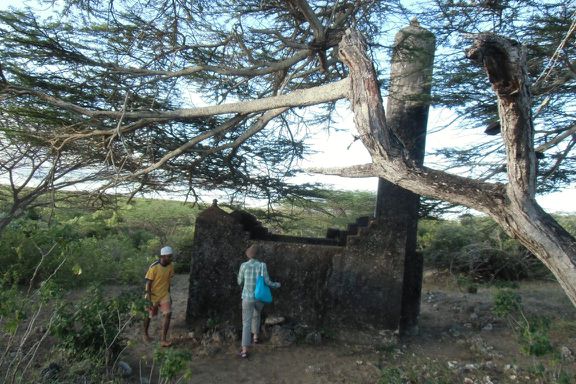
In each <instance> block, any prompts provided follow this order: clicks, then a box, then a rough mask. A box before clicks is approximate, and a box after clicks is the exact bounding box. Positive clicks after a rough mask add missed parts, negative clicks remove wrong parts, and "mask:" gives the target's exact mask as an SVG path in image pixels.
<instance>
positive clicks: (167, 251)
mask: <svg viewBox="0 0 576 384" xmlns="http://www.w3.org/2000/svg"><path fill="white" fill-rule="evenodd" d="M173 253H174V252H173V251H172V247H169V246H166V247H164V248H162V249H161V250H160V256H166V255H171V254H173Z"/></svg>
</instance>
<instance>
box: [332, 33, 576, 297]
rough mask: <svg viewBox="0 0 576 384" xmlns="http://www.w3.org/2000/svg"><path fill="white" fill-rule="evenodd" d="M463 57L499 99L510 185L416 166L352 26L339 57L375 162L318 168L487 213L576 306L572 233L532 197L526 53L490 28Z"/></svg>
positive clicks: (575, 254)
mask: <svg viewBox="0 0 576 384" xmlns="http://www.w3.org/2000/svg"><path fill="white" fill-rule="evenodd" d="M468 56H469V57H470V58H471V59H473V60H476V61H479V62H481V63H482V64H483V65H484V67H485V69H486V71H487V74H488V78H489V80H490V82H491V83H492V86H493V88H494V90H495V92H496V95H497V98H498V111H499V114H500V121H501V126H502V137H503V140H504V144H505V147H506V153H507V172H508V184H505V185H502V184H498V183H496V184H492V183H486V182H481V181H478V180H473V179H468V178H464V177H460V176H456V175H451V174H448V173H445V172H440V171H435V170H432V169H429V168H426V167H423V166H420V165H418V164H417V163H416V162H415V161H413V160H411V159H410V156H409V153H408V148H405V147H404V148H402V146H400V149H399V147H398V146H397V145H396V144H397V142H398V141H400V143H401V140H399V138H398V137H397V136H396V135H395V133H394V132H392V130H391V129H389V128H388V127H387V126H386V119H385V113H384V107H383V105H382V97H381V94H380V89H379V86H378V82H377V78H376V72H375V70H374V67H373V65H372V62H371V61H370V60H369V58H368V56H367V55H366V46H365V43H364V41H363V39H362V37H361V35H360V33H359V32H357V31H352V30H348V31H347V32H346V34H345V35H344V37H343V39H342V43H341V44H340V57H341V59H342V61H343V62H344V63H345V64H346V65H347V66H348V67H349V70H350V75H349V77H350V79H351V81H350V87H351V92H350V93H349V95H350V101H351V105H352V110H353V112H354V121H355V124H356V128H357V129H358V132H359V134H360V137H361V139H362V142H363V143H364V145H365V146H366V148H367V149H368V151H369V152H370V155H371V157H372V164H369V165H363V166H355V167H351V168H348V169H333V170H323V172H322V173H327V174H339V175H343V176H356V177H366V176H378V177H382V178H385V179H387V180H389V181H391V182H393V183H395V184H397V185H399V186H401V187H403V188H406V189H408V190H411V191H413V192H415V193H418V194H421V195H427V196H430V197H433V198H437V199H441V200H446V201H449V202H452V203H456V204H462V205H464V206H467V207H469V208H473V209H476V210H478V211H481V212H484V213H487V214H488V215H490V216H491V217H492V218H493V219H494V220H495V221H496V222H497V223H498V224H499V225H501V226H502V228H503V229H504V230H505V231H506V232H507V233H508V234H509V235H510V236H512V237H514V238H516V239H518V240H519V241H520V242H521V243H522V244H523V245H524V246H525V247H526V248H527V249H528V250H530V251H531V252H532V253H533V254H534V255H535V256H536V257H538V258H539V259H540V260H541V261H542V262H543V263H544V264H545V265H546V267H548V269H550V271H551V272H552V273H553V274H554V276H555V277H556V279H557V280H558V282H559V283H560V285H561V286H562V288H563V289H564V291H565V292H566V294H567V296H568V298H569V299H570V300H571V302H572V303H573V304H574V306H576V240H575V239H574V237H572V236H571V235H570V234H569V233H568V232H567V231H566V230H564V228H562V227H561V226H560V225H559V224H558V223H557V222H556V221H555V220H554V219H553V218H552V216H550V215H549V214H547V213H546V212H544V210H543V209H542V208H541V207H540V206H539V205H538V203H537V202H536V200H535V197H534V195H535V189H536V188H535V184H536V177H535V175H536V157H535V154H534V148H533V126H532V119H531V115H530V102H531V100H530V99H531V97H530V92H529V87H528V81H527V75H526V70H525V68H526V63H525V53H524V50H523V48H522V46H520V45H519V44H518V43H515V42H512V41H510V40H507V39H504V38H501V37H499V36H495V35H492V34H483V35H478V36H477V38H476V40H475V43H474V45H473V47H472V48H471V49H470V50H469V51H468Z"/></svg>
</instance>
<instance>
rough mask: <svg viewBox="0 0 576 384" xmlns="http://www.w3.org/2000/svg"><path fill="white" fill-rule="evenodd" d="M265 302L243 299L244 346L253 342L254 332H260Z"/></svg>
mask: <svg viewBox="0 0 576 384" xmlns="http://www.w3.org/2000/svg"><path fill="white" fill-rule="evenodd" d="M262 308H264V303H263V302H261V301H254V300H246V299H243V300H242V346H243V347H248V346H250V345H251V344H252V333H253V334H255V335H257V334H258V333H260V314H261V313H262Z"/></svg>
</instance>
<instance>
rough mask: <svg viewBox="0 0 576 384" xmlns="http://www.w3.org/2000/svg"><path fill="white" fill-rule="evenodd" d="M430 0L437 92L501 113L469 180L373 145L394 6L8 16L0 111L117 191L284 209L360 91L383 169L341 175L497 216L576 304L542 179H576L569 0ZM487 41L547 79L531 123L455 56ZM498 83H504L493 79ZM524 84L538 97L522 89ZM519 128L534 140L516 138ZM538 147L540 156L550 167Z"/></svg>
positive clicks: (145, 8)
mask: <svg viewBox="0 0 576 384" xmlns="http://www.w3.org/2000/svg"><path fill="white" fill-rule="evenodd" d="M49 3H51V2H49ZM428 4H429V5H430V6H431V7H432V9H430V10H426V12H425V13H424V10H423V11H422V13H421V14H419V18H420V19H421V20H423V21H427V20H429V22H427V23H426V24H425V25H427V26H428V25H430V29H431V30H432V31H433V32H435V33H436V35H437V41H438V42H439V45H440V47H441V48H440V49H439V52H441V53H442V54H445V55H444V56H443V57H442V55H437V58H439V59H437V61H438V62H439V63H441V64H439V69H436V70H435V73H436V74H439V76H440V82H435V83H434V86H435V87H434V89H435V95H434V96H435V100H436V101H437V102H438V100H441V101H442V104H444V105H446V106H451V107H455V106H457V108H456V111H457V112H460V113H461V115H462V116H469V117H470V116H472V117H473V118H474V120H467V121H476V123H475V124H472V126H479V125H484V126H485V125H486V124H487V123H488V122H493V121H495V119H496V118H497V114H498V112H499V114H500V122H499V125H500V126H501V130H502V132H503V133H504V135H503V137H502V139H503V140H499V141H498V140H495V141H494V142H493V143H492V142H491V143H490V144H486V143H481V144H480V145H477V146H475V147H473V148H471V150H470V151H466V152H464V151H462V150H460V149H459V151H458V152H457V157H458V160H464V163H459V165H460V166H461V167H462V166H464V165H468V166H469V169H470V171H469V172H468V174H469V175H470V176H474V178H463V177H456V176H454V175H451V174H450V173H446V172H441V171H438V170H430V169H428V168H422V167H416V166H415V165H413V164H408V163H406V162H405V161H403V158H404V157H403V149H402V148H401V147H394V146H391V145H387V144H386V141H382V144H377V143H375V142H373V140H372V138H371V137H372V136H371V135H373V134H375V133H378V134H379V135H384V138H385V137H386V135H390V137H393V133H386V132H387V131H386V126H385V116H384V111H383V110H381V105H380V104H379V103H381V102H380V101H379V100H380V92H381V89H380V88H382V89H383V90H385V89H386V81H377V79H380V78H386V76H385V72H386V71H385V69H386V68H385V67H384V66H382V64H383V63H384V62H385V61H386V60H384V59H383V56H382V55H383V53H385V49H386V47H383V46H382V41H385V40H382V38H383V36H386V35H387V34H388V35H391V34H393V32H395V31H396V30H397V29H398V27H397V24H394V21H398V20H400V21H401V22H402V24H405V23H407V21H408V20H409V18H411V17H412V16H413V13H411V12H410V11H409V10H407V9H405V8H403V7H402V6H401V2H400V1H394V0H390V1H376V2H375V1H362V0H354V1H352V0H350V1H334V2H326V1H304V0H289V1H259V0H258V1H256V0H253V1H250V0H248V1H191V2H178V1H175V2H173V1H171V2H167V1H161V0H157V1H146V2H140V1H138V0H134V1H123V2H100V1H75V0H69V1H67V2H65V9H62V10H61V11H62V13H61V14H60V15H59V18H58V19H54V18H52V19H48V18H46V17H45V16H43V14H34V13H33V12H32V11H30V10H24V11H12V12H2V13H0V28H1V30H0V32H2V38H1V40H0V51H1V53H0V63H1V64H2V77H1V78H0V81H2V85H1V90H0V93H1V97H2V105H1V107H0V108H2V111H1V112H2V115H1V116H0V118H2V117H3V116H12V117H13V116H18V117H21V118H22V117H26V118H30V119H39V120H42V121H43V122H44V123H45V127H47V129H44V130H43V131H42V132H36V131H35V130H34V128H33V126H32V127H31V128H30V129H29V131H27V132H26V133H27V137H34V138H35V140H39V141H41V142H42V143H43V145H49V146H51V147H52V148H57V149H59V150H61V151H68V150H70V151H71V152H75V151H78V150H80V149H82V150H84V149H90V150H91V151H94V152H95V153H99V155H100V158H101V161H102V164H103V166H105V167H112V168H114V169H115V171H116V175H115V177H114V179H113V180H111V184H110V185H112V183H113V182H119V181H122V182H133V183H134V188H136V189H137V188H147V189H156V188H165V187H166V186H170V188H171V189H182V190H183V191H184V192H185V193H191V194H195V193H196V192H197V190H198V188H203V189H211V188H212V189H216V188H219V189H226V190H229V191H231V192H241V193H242V194H245V195H252V196H264V197H267V198H269V199H274V198H276V197H280V196H285V195H289V194H293V193H303V192H305V191H303V190H302V189H301V188H300V186H291V185H289V184H287V183H286V182H285V178H286V177H287V176H290V175H292V172H293V167H292V163H293V160H294V159H297V158H300V157H302V156H303V155H304V154H305V151H306V148H305V141H304V140H303V137H304V136H305V135H304V134H303V132H304V133H305V131H306V130H307V129H311V127H313V126H312V124H313V123H314V124H318V123H324V124H325V126H329V122H330V121H331V115H332V113H333V112H334V110H335V103H336V101H337V100H340V99H345V98H350V99H352V100H353V106H354V112H355V114H356V125H357V127H356V128H357V129H358V131H359V132H360V136H361V138H362V140H363V142H364V144H365V145H366V146H367V148H368V149H369V151H370V153H371V154H372V157H373V163H372V165H370V166H364V167H358V168H354V169H348V170H336V171H331V172H330V173H334V174H341V175H345V176H347V175H350V176H374V175H377V176H381V177H384V178H387V179H388V180H390V181H392V182H393V183H397V184H398V185H401V186H402V187H404V188H406V189H409V190H412V191H414V192H416V193H419V194H422V195H427V196H431V197H435V198H438V199H442V200H446V201H449V202H452V203H456V204H462V205H466V206H468V207H471V208H474V209H477V210H479V211H482V212H486V213H488V214H490V215H491V216H492V217H494V218H495V219H496V221H497V222H499V223H500V224H501V225H502V226H503V227H504V228H505V229H507V230H508V232H509V233H511V234H512V235H514V236H516V237H519V238H520V240H521V241H522V242H523V244H524V245H526V246H527V247H528V248H529V249H530V250H531V251H532V252H534V253H535V254H536V255H537V256H539V257H540V258H541V260H543V261H544V262H545V263H547V265H548V267H549V268H550V269H551V270H553V272H554V273H555V275H556V276H557V278H558V279H559V281H560V282H561V284H562V286H563V287H564V289H565V290H566V292H567V294H568V295H569V297H570V298H571V300H572V301H573V302H574V303H575V304H576V293H575V292H574V289H575V287H576V277H575V272H574V266H575V264H576V263H575V260H574V257H575V256H574V240H573V239H572V238H570V237H567V236H566V234H565V233H564V232H563V231H562V229H561V228H560V227H559V226H557V225H555V224H553V221H552V220H551V218H549V216H547V215H545V213H543V212H542V211H541V209H539V208H538V206H537V205H536V203H535V202H534V193H535V190H536V189H537V188H538V186H546V187H551V188H554V187H557V186H559V185H560V184H561V183H562V182H570V181H571V180H572V177H573V175H574V173H573V172H574V171H573V168H572V167H571V166H570V162H571V161H572V153H573V140H574V139H573V137H572V136H573V133H574V129H575V128H574V122H573V117H572V118H570V113H569V112H570V108H572V107H573V106H574V99H573V95H574V92H573V91H572V92H571V89H572V87H573V84H574V81H573V79H574V70H573V68H574V66H573V60H574V56H575V55H576V52H574V50H575V48H574V44H570V42H572V41H573V37H574V25H573V19H574V18H573V17H572V16H573V13H574V11H573V6H572V5H571V4H570V3H566V2H559V1H558V2H556V1H546V2H545V7H544V6H543V5H542V4H541V2H530V1H529V2H520V1H513V0H510V1H506V2H504V1H502V2H498V1H497V2H477V1H470V2H466V1H464V2H458V3H453V2H446V3H445V2H438V4H436V3H434V2H429V3H428ZM536 7H538V8H536ZM571 7H572V8H571ZM535 9H538V12H533V13H531V12H530V10H532V11H533V10H535ZM536 14H537V15H542V16H534V15H536ZM65 15H66V16H65ZM438 15H441V17H438ZM432 17H433V18H432ZM433 20H434V22H432V21H433ZM444 25H448V27H443V26H444ZM544 27H546V28H544ZM348 28H352V29H353V30H354V31H358V32H360V33H362V34H363V35H364V36H367V37H368V38H369V39H368V41H367V42H368V45H367V47H366V48H367V49H368V52H369V53H368V55H366V52H365V49H364V48H358V50H357V51H356V52H354V53H352V52H348V55H349V56H348V59H346V56H345V57H344V58H343V59H341V58H340V57H339V54H338V46H339V45H340V41H341V40H342V37H343V36H344V31H345V30H347V29H348ZM386 28H388V30H387V29H386ZM390 30H392V32H390ZM479 31H490V32H498V33H504V34H506V35H510V36H513V37H515V38H516V39H518V40H521V41H522V42H523V43H527V45H526V46H527V47H528V48H529V50H528V52H527V53H526V54H525V55H526V56H527V57H529V58H530V60H529V61H528V62H527V66H524V64H523V63H522V60H508V59H507V58H506V57H507V56H506V55H508V53H509V52H511V51H509V50H508V49H507V48H502V49H501V48H499V49H498V50H497V52H503V57H501V58H500V59H499V61H498V62H501V63H506V65H508V64H509V62H510V63H514V68H528V70H529V71H528V74H527V76H528V77H532V78H534V77H535V74H537V80H538V81H537V82H535V87H532V88H531V89H527V90H525V93H526V94H525V95H524V97H523V99H522V101H521V102H519V103H520V104H522V105H524V108H526V106H528V107H529V106H530V98H529V95H530V91H531V92H533V93H534V94H535V95H536V96H537V99H536V101H537V102H536V105H537V106H538V109H537V112H538V113H537V114H535V115H536V119H535V120H533V118H534V116H532V115H530V113H529V110H528V112H527V111H525V110H523V112H522V113H519V112H518V113H517V112H514V113H512V116H517V118H516V120H518V121H517V122H516V123H514V122H512V121H511V117H509V115H510V112H509V111H508V110H507V109H506V108H504V106H503V104H506V103H504V102H503V100H508V99H507V98H506V97H504V96H503V94H501V92H500V90H499V87H497V86H496V87H495V89H496V90H497V93H498V97H499V101H498V102H496V101H493V100H494V97H493V96H491V95H490V94H489V93H488V91H489V89H488V87H487V86H485V85H484V84H487V81H486V79H485V75H483V74H482V71H479V70H477V69H476V68H475V67H473V66H472V65H471V64H470V63H469V62H468V60H467V59H465V58H464V55H463V54H462V51H461V49H460V50H459V51H456V50H455V49H456V48H462V42H461V40H459V39H456V38H455V36H461V34H462V33H475V32H479ZM456 34H457V35H456ZM353 35H354V33H352V34H351V35H350V36H353ZM356 40H358V41H359V40H360V39H356ZM352 41H354V39H352ZM344 46H350V47H355V46H358V47H360V46H362V44H359V43H349V44H348V45H346V44H344ZM491 46H492V45H491ZM340 48H342V47H340ZM382 48H384V49H382ZM341 51H342V52H346V51H345V50H342V49H341ZM484 51H485V50H483V49H480V50H478V52H484ZM488 51H489V50H488ZM456 52H457V54H456ZM512 55H513V54H512ZM523 55H524V54H523ZM489 56H490V55H486V54H484V55H479V57H482V58H483V57H489ZM520 56H522V55H520ZM374 58H378V60H375V59H374ZM343 62H345V65H344V64H343ZM372 63H375V64H376V69H375V70H374V69H373V67H372ZM359 64H369V65H364V66H363V67H362V68H363V69H362V70H364V71H367V72H364V73H365V74H369V76H368V77H367V78H366V79H364V78H362V79H363V80H362V81H365V82H366V86H367V87H366V88H365V89H363V88H358V87H359V86H360V85H361V84H362V82H360V81H359V80H355V81H354V80H353V81H351V79H354V78H355V70H354V69H355V67H357V66H358V65H359ZM441 68H447V69H446V70H441ZM506 68H507V70H510V71H511V72H510V73H511V74H512V73H515V72H513V69H512V67H510V68H508V67H506ZM448 69H449V70H448ZM519 71H520V72H521V70H519ZM541 74H542V76H540V75H541ZM506 76H508V75H506ZM510 76H512V75H510ZM515 76H516V78H518V79H520V78H521V76H519V75H517V74H516V75H515ZM489 77H490V78H491V80H493V74H489ZM506 78H508V77H506ZM518 83H519V84H524V85H523V87H525V88H526V87H529V85H527V84H528V81H527V80H525V79H523V80H518ZM444 85H446V86H444ZM518 89H524V88H522V87H519V88H518ZM198 95H201V96H202V97H203V104H200V103H199V102H198V101H197V100H196V99H195V97H197V96H198ZM546 100H548V101H546ZM204 103H205V104H204ZM509 103H510V102H508V104H509ZM508 104H506V105H508ZM23 106H25V107H23ZM310 106H314V107H312V108H304V107H310ZM310 109H312V112H308V111H309V110H310ZM363 112H370V113H374V114H376V115H375V116H363V115H362V113H363ZM551 116H555V117H558V119H554V120H552V119H551ZM532 121H534V123H535V125H533V124H532ZM551 121H553V122H554V126H551V125H550V124H549V123H550V122H551ZM545 123H548V124H545ZM534 126H536V127H537V128H538V129H536V130H535V135H534V133H531V132H534ZM521 132H523V133H525V135H524V136H522V140H518V139H516V138H515V137H516V136H514V135H515V134H516V133H521ZM33 142H34V141H31V143H33ZM391 142H395V141H394V140H392V141H391ZM535 145H536V146H537V148H538V149H539V152H541V153H543V154H545V155H546V157H545V159H543V161H542V162H540V167H539V168H538V169H536V163H535V159H534V158H535V156H536V155H535V152H534V151H533V148H534V146H535ZM518 149H521V151H520V152H518V151H517V150H518ZM445 153H447V154H449V155H450V156H453V155H454V152H453V151H446V152H445ZM471 154H474V155H471ZM480 158H481V159H482V163H483V164H480V162H479V160H477V159H480ZM503 164H506V166H503ZM480 165H482V168H481V169H480V168H479V166H480ZM479 169H480V171H479ZM502 171H506V172H502ZM459 173H462V169H461V168H460V169H459ZM525 175H527V176H525ZM537 175H538V179H537ZM518 180H520V181H518ZM543 180H547V182H543ZM551 180H553V181H554V182H551ZM496 207H499V209H495V208H496ZM521 213H522V214H521ZM532 221H535V222H538V224H537V227H534V226H533V224H531V223H532ZM550 232H552V233H550ZM552 245H554V246H552ZM550 249H553V253H552V254H550V253H549V252H550Z"/></svg>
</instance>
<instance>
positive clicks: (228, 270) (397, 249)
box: [187, 204, 420, 331]
mask: <svg viewBox="0 0 576 384" xmlns="http://www.w3.org/2000/svg"><path fill="white" fill-rule="evenodd" d="M328 232H329V237H326V238H305V237H293V236H282V235H275V234H271V233H269V232H268V231H267V229H266V228H264V227H262V225H261V224H260V223H259V222H258V221H257V220H256V218H255V217H254V216H252V215H250V214H249V213H247V212H244V211H234V212H231V213H227V212H225V211H224V210H223V209H221V208H220V207H218V206H217V205H216V204H214V205H213V206H212V207H210V208H208V209H206V210H204V211H203V212H201V213H200V215H199V216H198V217H197V220H196V232H195V237H194V246H193V248H192V257H191V260H192V262H191V268H190V285H189V298H188V307H187V321H188V323H189V324H190V325H192V326H195V327H198V326H199V327H204V326H205V325H206V324H207V322H208V321H210V322H212V323H217V324H230V325H237V326H238V327H239V326H240V324H241V298H240V294H241V288H240V287H239V286H238V284H237V281H236V277H237V273H238V269H239V267H240V264H241V263H242V262H244V261H246V257H245V255H244V250H245V249H246V247H247V246H248V244H249V243H256V244H258V249H259V251H258V254H257V256H256V258H257V259H259V260H262V261H264V262H266V264H267V265H268V271H269V274H270V277H271V279H272V280H274V281H279V282H281V283H282V287H281V288H279V289H275V290H273V296H274V302H273V303H272V304H269V305H267V306H266V308H265V310H264V313H265V316H269V317H275V318H284V319H286V321H287V322H288V323H291V324H292V325H294V326H298V327H303V328H306V329H310V330H320V329H331V330H341V329H346V330H351V329H355V330H376V331H383V330H392V331H396V330H399V329H400V328H401V319H402V313H403V308H404V307H405V306H408V307H410V306H411V303H403V301H402V298H403V294H402V292H403V291H405V290H414V289H417V290H419V289H420V287H419V286H418V287H411V286H407V285H406V282H405V279H404V278H403V277H404V269H405V268H404V264H405V258H404V254H405V244H404V242H403V241H401V239H400V238H399V237H398V236H397V233H396V232H395V231H386V230H383V228H380V227H379V224H378V222H377V221H375V220H368V219H367V218H361V219H359V220H358V221H357V222H356V223H354V224H352V225H350V226H349V227H348V230H347V231H338V230H330V231H328ZM384 244H385V245H386V246H383V245H384ZM404 311H405V308H404Z"/></svg>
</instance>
